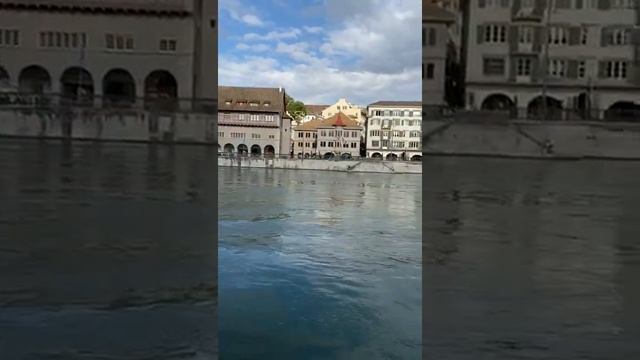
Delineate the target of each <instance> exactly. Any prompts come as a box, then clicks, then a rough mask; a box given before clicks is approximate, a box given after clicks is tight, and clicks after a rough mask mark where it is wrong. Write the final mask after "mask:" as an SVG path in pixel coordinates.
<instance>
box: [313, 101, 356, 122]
mask: <svg viewBox="0 0 640 360" xmlns="http://www.w3.org/2000/svg"><path fill="white" fill-rule="evenodd" d="M340 112H341V113H343V114H345V115H347V116H349V117H350V118H351V119H353V120H355V121H356V122H357V123H358V125H360V126H363V125H364V123H365V120H366V116H367V112H366V109H364V108H362V107H360V106H357V105H353V104H351V103H350V102H348V101H347V99H339V100H338V102H336V103H335V104H333V105H330V106H328V107H327V108H325V109H324V110H322V117H323V118H325V119H328V118H330V117H332V116H334V115H336V114H338V113H340Z"/></svg>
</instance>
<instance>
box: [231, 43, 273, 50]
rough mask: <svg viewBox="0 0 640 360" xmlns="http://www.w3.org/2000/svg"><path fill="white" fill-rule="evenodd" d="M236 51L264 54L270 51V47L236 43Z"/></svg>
mask: <svg viewBox="0 0 640 360" xmlns="http://www.w3.org/2000/svg"><path fill="white" fill-rule="evenodd" d="M236 50H241V51H254V52H265V51H269V50H271V47H270V46H269V45H267V44H251V45H249V44H246V43H238V44H237V45H236Z"/></svg>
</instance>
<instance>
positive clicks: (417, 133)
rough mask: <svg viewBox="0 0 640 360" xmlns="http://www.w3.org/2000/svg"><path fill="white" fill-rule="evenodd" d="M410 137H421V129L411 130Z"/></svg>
mask: <svg viewBox="0 0 640 360" xmlns="http://www.w3.org/2000/svg"><path fill="white" fill-rule="evenodd" d="M409 137H412V138H416V137H417V138H419V137H420V131H411V132H410V133H409Z"/></svg>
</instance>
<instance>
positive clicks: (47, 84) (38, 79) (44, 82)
mask: <svg viewBox="0 0 640 360" xmlns="http://www.w3.org/2000/svg"><path fill="white" fill-rule="evenodd" d="M18 89H19V91H20V92H22V93H26V94H36V95H42V94H44V93H46V92H48V91H49V90H50V89H51V76H50V75H49V72H48V71H47V70H45V68H43V67H42V66H38V65H31V66H28V67H26V68H24V69H22V71H20V75H19V77H18Z"/></svg>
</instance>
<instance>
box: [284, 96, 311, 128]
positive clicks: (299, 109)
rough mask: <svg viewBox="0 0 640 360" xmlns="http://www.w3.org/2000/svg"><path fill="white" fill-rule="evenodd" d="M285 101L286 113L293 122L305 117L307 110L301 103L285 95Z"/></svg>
mask: <svg viewBox="0 0 640 360" xmlns="http://www.w3.org/2000/svg"><path fill="white" fill-rule="evenodd" d="M286 100H287V112H288V113H289V115H291V116H292V117H293V120H295V121H296V122H299V121H300V120H302V118H304V117H305V116H306V115H307V108H306V107H305V106H304V103H303V102H302V101H298V100H295V99H294V98H292V97H291V96H289V95H286Z"/></svg>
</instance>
